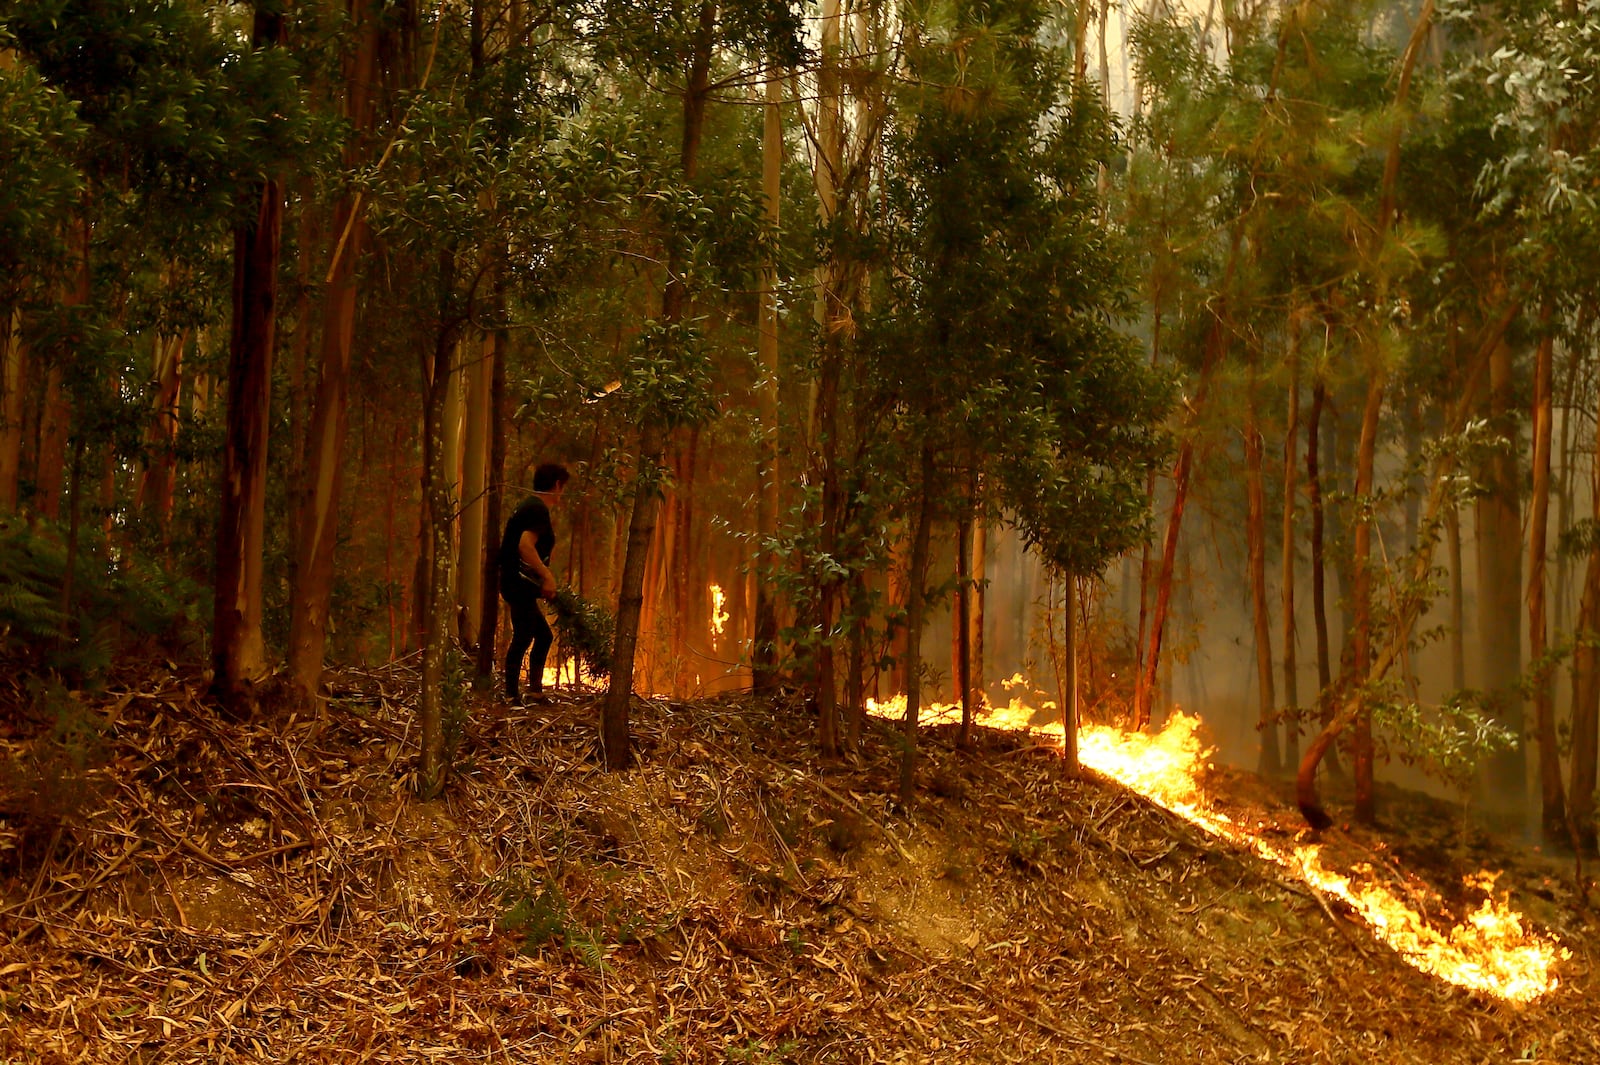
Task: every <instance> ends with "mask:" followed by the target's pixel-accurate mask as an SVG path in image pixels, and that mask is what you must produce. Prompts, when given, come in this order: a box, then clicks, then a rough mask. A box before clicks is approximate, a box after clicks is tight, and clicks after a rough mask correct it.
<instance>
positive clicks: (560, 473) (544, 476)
mask: <svg viewBox="0 0 1600 1065" xmlns="http://www.w3.org/2000/svg"><path fill="white" fill-rule="evenodd" d="M571 479H572V475H571V474H570V473H568V472H567V468H566V467H565V466H563V465H561V463H559V462H546V463H544V464H543V465H541V466H540V467H539V468H538V469H536V470H534V471H533V490H534V491H535V492H550V491H554V490H555V488H556V486H557V485H563V484H566V483H567V482H568V481H569V480H571Z"/></svg>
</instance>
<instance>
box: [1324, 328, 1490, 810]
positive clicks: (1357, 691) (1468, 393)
mask: <svg viewBox="0 0 1600 1065" xmlns="http://www.w3.org/2000/svg"><path fill="white" fill-rule="evenodd" d="M1519 309H1520V307H1519V304H1518V303H1517V301H1516V300H1510V301H1508V302H1507V304H1506V307H1505V310H1504V313H1503V314H1502V315H1501V316H1500V318H1499V320H1498V321H1496V322H1495V323H1494V324H1493V325H1492V326H1490V327H1489V329H1488V330H1487V332H1486V336H1485V338H1484V341H1483V344H1482V345H1481V346H1480V348H1479V350H1478V354H1477V357H1476V358H1475V359H1474V361H1473V364H1472V368H1471V371H1470V373H1469V374H1468V376H1467V381H1466V383H1465V385H1464V386H1463V388H1462V391H1461V394H1460V395H1459V396H1458V397H1457V402H1456V405H1455V409H1454V410H1453V411H1452V412H1451V415H1450V417H1449V418H1448V419H1447V420H1446V424H1445V428H1444V435H1446V436H1454V435H1456V434H1458V433H1460V432H1461V430H1462V428H1463V427H1464V426H1465V425H1466V422H1467V416H1468V414H1469V413H1470V412H1471V411H1472V410H1473V409H1474V406H1475V404H1474V403H1473V399H1474V397H1475V396H1476V394H1477V390H1478V387H1479V385H1480V384H1481V382H1482V381H1483V378H1484V377H1485V375H1487V374H1488V372H1489V364H1490V362H1491V358H1492V353H1493V352H1494V351H1495V350H1496V349H1497V348H1498V347H1499V345H1500V342H1501V340H1502V339H1503V338H1504V337H1505V334H1506V330H1507V329H1509V328H1510V327H1511V323H1512V322H1513V321H1514V320H1515V319H1516V316H1517V314H1518V311H1519ZM1374 383H1375V384H1376V382H1374ZM1454 469H1455V460H1454V456H1453V455H1451V454H1450V453H1449V452H1448V451H1446V452H1443V453H1441V454H1440V455H1439V456H1437V457H1436V458H1435V459H1434V462H1433V474H1432V478H1431V480H1430V485H1429V489H1428V502H1427V506H1426V508H1425V509H1424V511H1423V517H1422V521H1421V524H1420V527H1421V528H1425V529H1431V528H1434V527H1435V526H1436V523H1437V522H1438V521H1440V520H1441V516H1442V514H1443V511H1444V506H1445V503H1446V501H1447V499H1448V497H1449V496H1450V492H1449V485H1448V482H1449V478H1450V475H1451V473H1452V472H1453V471H1454ZM1433 547H1434V544H1433V540H1432V539H1431V538H1429V537H1423V539H1422V541H1421V543H1420V544H1419V546H1418V550H1417V551H1416V552H1415V553H1414V554H1413V555H1412V559H1411V572H1410V574H1409V575H1408V579H1407V580H1406V581H1405V582H1404V583H1403V584H1402V585H1401V594H1400V596H1399V601H1398V603H1397V604H1396V608H1395V611H1394V613H1395V621H1394V625H1393V627H1392V629H1391V631H1390V633H1389V639H1388V640H1387V641H1386V643H1385V645H1384V649H1383V651H1382V653H1380V654H1378V655H1376V656H1374V657H1373V659H1372V664H1371V666H1370V667H1369V668H1368V670H1367V672H1366V674H1365V675H1364V676H1356V677H1353V678H1352V681H1353V683H1352V686H1351V689H1350V691H1349V692H1348V693H1347V694H1346V696H1345V698H1344V702H1343V704H1342V705H1341V706H1340V708H1339V710H1338V711H1337V712H1336V713H1335V714H1334V715H1333V716H1332V717H1331V718H1330V719H1329V720H1328V722H1327V724H1325V725H1324V726H1323V728H1322V731H1321V732H1319V733H1317V735H1316V737H1315V738H1314V739H1313V740H1312V741H1311V744H1310V746H1309V747H1307V748H1306V753H1305V755H1304V756H1302V757H1301V759H1300V768H1299V770H1298V772H1297V773H1296V775H1295V793H1296V800H1297V803H1298V805H1299V807H1300V812H1301V813H1302V814H1303V815H1304V816H1305V818H1306V821H1307V822H1309V823H1310V824H1311V825H1312V826H1313V827H1314V828H1326V827H1328V826H1329V825H1331V824H1332V823H1333V819H1332V818H1330V817H1329V816H1328V815H1327V813H1326V811H1324V810H1323V809H1322V803H1321V800H1320V799H1319V798H1318V796H1317V783H1316V773H1317V767H1318V766H1319V765H1320V764H1321V762H1322V759H1323V757H1324V756H1325V755H1326V754H1327V753H1328V751H1329V750H1330V748H1331V747H1332V746H1333V741H1334V740H1335V739H1336V738H1337V737H1338V735H1339V733H1341V732H1342V731H1344V729H1345V728H1346V727H1348V726H1349V725H1350V723H1351V722H1352V721H1354V720H1355V719H1356V717H1357V716H1358V715H1359V714H1360V713H1361V712H1362V711H1363V710H1364V709H1365V708H1366V705H1367V704H1366V692H1367V689H1369V688H1370V687H1371V686H1372V685H1374V684H1377V683H1379V682H1381V681H1382V680H1383V678H1384V677H1385V676H1387V675H1388V672H1389V670H1390V669H1391V668H1392V667H1393V666H1394V664H1395V662H1396V661H1398V660H1399V659H1400V657H1401V656H1402V654H1403V653H1404V651H1405V648H1406V645H1407V643H1408V642H1409V641H1410V639H1411V630H1412V627H1413V626H1414V625H1415V624H1416V621H1417V618H1418V617H1419V616H1420V615H1421V613H1422V611H1423V609H1424V607H1425V606H1426V605H1427V596H1426V594H1425V589H1426V588H1427V586H1428V580H1427V578H1428V574H1429V571H1430V570H1431V569H1432V567H1433Z"/></svg>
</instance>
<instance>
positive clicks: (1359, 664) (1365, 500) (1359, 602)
mask: <svg viewBox="0 0 1600 1065" xmlns="http://www.w3.org/2000/svg"><path fill="white" fill-rule="evenodd" d="M1368 373H1369V374H1370V375H1371V376H1370V378H1369V379H1368V384H1367V402H1366V406H1365V408H1364V409H1363V410H1362V414H1361V440H1360V443H1359V445H1358V446H1357V451H1356V487H1355V506H1356V517H1355V550H1354V556H1353V558H1352V559H1351V571H1352V573H1351V576H1352V585H1351V600H1352V603H1351V614H1352V618H1353V623H1352V625H1351V644H1352V651H1353V656H1352V660H1353V663H1354V670H1355V672H1354V676H1353V677H1352V689H1351V690H1352V691H1353V692H1354V693H1355V695H1354V697H1355V698H1357V699H1360V700H1361V702H1362V707H1361V711H1360V712H1359V713H1358V714H1357V715H1356V718H1355V742H1354V743H1353V744H1352V746H1351V754H1350V759H1351V763H1352V766H1353V769H1352V772H1353V774H1354V776H1355V785H1356V796H1355V801H1356V819H1357V820H1358V821H1361V822H1362V823H1364V824H1371V823H1372V821H1373V818H1374V815H1375V813H1376V811H1375V809H1374V805H1373V793H1372V754H1373V752H1372V710H1371V708H1370V706H1368V705H1367V704H1366V701H1365V695H1364V693H1363V692H1362V691H1361V687H1362V684H1361V678H1363V677H1365V676H1367V674H1368V672H1369V671H1370V670H1371V669H1372V526H1373V523H1374V522H1375V521H1376V520H1377V517H1376V515H1375V514H1374V513H1373V512H1372V508H1373V505H1374V504H1373V491H1372V486H1373V472H1374V466H1375V464H1376V456H1377V447H1378V417H1379V415H1380V414H1382V412H1383V395H1384V388H1385V386H1386V384H1387V374H1385V373H1384V372H1383V370H1382V369H1381V368H1379V367H1369V368H1368Z"/></svg>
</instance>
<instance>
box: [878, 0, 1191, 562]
mask: <svg viewBox="0 0 1600 1065" xmlns="http://www.w3.org/2000/svg"><path fill="white" fill-rule="evenodd" d="M913 17H914V19H915V20H916V22H917V24H918V31H917V32H916V33H914V34H913V36H912V38H911V41H910V43H909V44H908V46H907V66H908V71H909V74H910V83H909V85H908V86H907V88H905V89H904V90H903V91H902V93H901V94H900V95H899V97H898V98H897V101H898V104H899V108H900V111H899V113H898V115H897V118H896V120H895V122H894V124H893V128H892V130H891V133H890V136H889V139H888V144H887V150H886V164H885V182H884V184H885V188H884V196H885V201H886V203H887V205H888V213H889V218H890V228H889V229H888V230H887V232H886V233H885V234H884V237H883V239H884V245H885V249H886V252H885V253H886V255H887V257H888V260H889V262H888V264H887V265H889V266H890V273H889V279H888V284H887V291H886V292H885V299H884V311H883V312H882V313H881V314H878V315H875V316H874V319H873V321H872V322H871V323H870V327H869V334H868V339H867V342H868V344H869V345H870V346H871V349H872V352H873V356H874V364H875V368H876V369H877V371H878V372H879V373H880V374H881V375H882V377H881V381H882V387H883V389H884V391H885V393H887V394H889V395H892V396H894V397H895V398H896V402H897V406H898V412H899V414H900V425H901V427H902V428H903V429H904V430H905V433H906V436H907V437H908V438H909V439H914V440H918V441H922V442H923V443H925V444H926V445H928V446H930V447H932V448H933V449H934V450H935V452H936V453H938V454H940V455H942V456H944V463H945V464H946V465H953V466H954V467H955V469H957V470H963V469H966V468H975V469H976V470H977V471H979V473H980V476H981V477H982V479H983V480H984V481H985V483H986V484H987V485H988V486H989V488H990V490H991V491H992V493H993V499H994V501H995V503H997V504H998V505H999V506H1000V507H1003V508H1004V511H1005V513H1006V514H1007V515H1008V516H1009V517H1011V518H1012V519H1013V520H1014V521H1016V523H1017V524H1018V526H1019V527H1020V528H1021V530H1022V531H1023V533H1024V535H1025V536H1026V537H1027V538H1028V540H1029V541H1030V542H1031V543H1032V544H1034V545H1035V546H1037V547H1039V548H1040V549H1041V551H1042V552H1043V553H1044V555H1045V557H1046V558H1048V559H1049V560H1050V561H1051V562H1052V563H1053V564H1055V565H1057V566H1060V567H1063V568H1065V569H1067V570H1068V571H1070V572H1074V573H1092V572H1095V571H1097V570H1098V569H1099V568H1100V567H1101V566H1103V565H1104V564H1105V563H1106V562H1107V561H1108V560H1109V559H1110V558H1112V557H1114V556H1115V555H1116V554H1118V553H1119V552H1121V551H1123V550H1125V549H1127V548H1128V547H1129V546H1131V545H1133V544H1135V543H1137V542H1139V540H1140V539H1141V538H1142V536H1143V535H1144V523H1145V511H1146V507H1147V500H1146V499H1145V498H1144V486H1143V475H1144V472H1145V471H1146V470H1147V469H1149V468H1150V466H1151V465H1152V464H1153V463H1154V462H1156V461H1157V460H1158V459H1160V458H1161V456H1162V455H1163V454H1164V448H1165V442H1164V438H1163V435H1162V433H1161V431H1160V421H1161V419H1162V417H1163V415H1164V413H1165V410H1166V408H1167V405H1168V403H1169V402H1170V395H1171V389H1170V386H1169V384H1168V382H1167V381H1166V380H1165V379H1164V378H1163V377H1162V376H1160V375H1158V374H1155V373H1153V372H1152V371H1151V370H1150V369H1149V368H1148V366H1147V365H1146V364H1145V363H1144V362H1143V361H1142V360H1141V359H1140V358H1139V357H1138V355H1137V353H1136V351H1135V349H1134V348H1133V346H1132V344H1131V343H1130V341H1129V339H1128V338H1127V337H1126V336H1125V335H1124V334H1123V333H1121V332H1120V331H1119V329H1118V328H1117V321H1118V319H1119V318H1121V317H1123V316H1125V315H1126V314H1127V313H1128V311H1129V310H1130V309H1131V307H1132V296H1131V292H1130V290H1129V288H1128V284H1127V273H1126V264H1127V261H1128V260H1127V255H1126V250H1125V249H1124V248H1123V247H1121V246H1120V245H1119V244H1118V242H1117V240H1116V238H1115V235H1114V233H1113V232H1112V230H1111V229H1110V227H1108V226H1107V225H1106V224H1105V219H1104V217H1103V214H1102V207H1101V200H1100V197H1099V194H1098V190H1097V177H1098V174H1099V173H1100V171H1101V168H1102V167H1105V166H1109V165H1110V164H1111V163H1112V162H1113V160H1114V158H1115V156H1116V154H1117V142H1116V139H1115V134H1114V129H1113V125H1112V122H1111V119H1110V117H1109V116H1108V115H1107V114H1106V113H1105V110H1104V108H1103V106H1102V105H1101V103H1100V100H1099V97H1098V95H1097V94H1096V93H1095V92H1094V91H1092V90H1090V89H1088V88H1087V87H1084V86H1076V85H1073V84H1071V83H1069V82H1067V81H1066V80H1064V78H1063V75H1062V74H1061V72H1062V71H1063V70H1066V69H1068V68H1069V67H1070V63H1069V62H1068V60H1067V57H1065V56H1064V55H1062V54H1061V53H1060V52H1058V51H1056V50H1055V49H1053V48H1052V47H1050V46H1049V45H1048V44H1046V43H1045V42H1046V41H1047V40H1048V36H1047V34H1045V33H1044V32H1043V29H1044V18H1045V9H1044V8H1043V7H1042V6H1041V5H1035V4H1031V3H1024V2H1018V3H1010V4H965V3H957V4H940V5H931V6H928V7H917V8H915V9H914V15H913ZM964 479H965V478H958V479H955V480H957V483H959V482H960V480H964Z"/></svg>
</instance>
